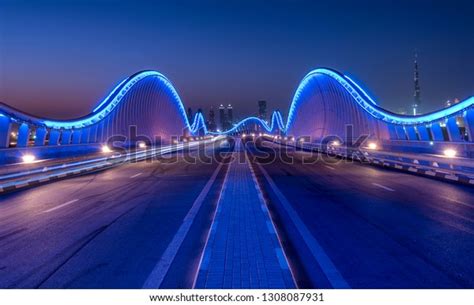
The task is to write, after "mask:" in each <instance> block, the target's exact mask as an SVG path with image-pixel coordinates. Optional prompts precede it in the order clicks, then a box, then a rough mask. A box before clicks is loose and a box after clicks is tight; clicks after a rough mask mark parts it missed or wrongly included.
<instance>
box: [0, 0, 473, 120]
mask: <svg viewBox="0 0 474 305" xmlns="http://www.w3.org/2000/svg"><path fill="white" fill-rule="evenodd" d="M473 11H474V4H473V3H471V1H449V2H444V3H438V2H433V1H425V0H418V1H406V0H401V1H393V2H392V1H324V2H322V1H304V0H296V1H290V0H288V1H282V0H279V1H260V0H253V1H251V0H244V1H234V0H230V1H113V0H102V1H40V0H37V1H32V0H25V1H2V0H0V101H1V102H4V103H7V104H9V105H12V106H13V107H16V108H19V109H20V110H23V111H26V112H29V113H32V114H35V115H39V116H46V117H51V118H58V119H67V118H75V117H78V116H82V115H85V114H87V113H89V112H90V111H91V110H92V108H93V107H94V106H95V105H97V104H98V103H99V101H100V100H101V99H103V98H104V97H105V96H106V95H107V93H108V92H109V91H110V90H111V89H112V88H113V87H114V86H115V84H117V83H118V82H119V81H120V80H122V79H123V78H125V77H127V76H129V75H131V74H133V73H135V72H137V71H140V70H144V69H153V70H157V71H160V72H161V73H163V74H164V75H165V76H167V77H168V78H169V79H170V80H171V82H172V83H173V85H174V86H175V88H176V89H177V91H178V93H179V94H180V96H181V98H182V100H183V102H184V104H185V107H186V108H188V107H191V108H192V109H193V110H194V112H195V111H196V110H197V108H202V109H203V111H204V113H205V114H206V115H207V113H208V110H209V108H210V107H211V106H214V109H217V108H218V106H219V105H220V104H221V103H222V104H229V103H231V104H232V105H233V106H234V112H235V114H234V115H235V117H236V119H238V118H242V117H244V116H248V115H255V114H257V111H258V105H257V102H258V101H259V100H266V101H267V103H268V105H267V108H268V111H269V112H270V111H272V110H275V109H279V110H281V111H282V112H283V113H286V112H287V110H288V107H289V104H290V102H291V98H292V96H293V94H294V91H295V89H296V87H297V86H298V84H299V82H300V81H301V79H302V78H303V77H304V75H306V73H308V72H309V71H310V70H312V69H314V68H317V67H329V68H333V69H336V70H339V71H341V72H343V73H346V74H348V75H350V76H351V78H353V79H356V80H357V81H358V82H359V83H360V84H362V85H363V87H364V88H367V89H368V91H369V92H370V94H371V95H372V96H373V97H374V98H375V99H376V100H377V102H378V103H379V104H380V105H381V106H382V107H384V108H386V109H388V110H391V111H395V112H397V111H399V110H400V109H401V108H406V109H407V110H408V109H409V107H410V105H412V103H413V93H414V83H413V68H414V67H413V60H414V53H415V50H416V51H417V53H418V62H419V70H420V86H421V105H420V110H421V111H422V112H427V111H432V110H435V109H439V108H441V107H443V106H444V105H445V102H446V100H448V99H451V100H452V99H454V98H459V99H464V98H467V97H469V96H472V95H474V77H473V75H472V71H473V70H474V56H473V55H472V54H473V51H472V50H474V35H473V34H472V30H473V29H474V18H472V12H473Z"/></svg>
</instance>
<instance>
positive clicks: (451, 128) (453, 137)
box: [446, 117, 463, 142]
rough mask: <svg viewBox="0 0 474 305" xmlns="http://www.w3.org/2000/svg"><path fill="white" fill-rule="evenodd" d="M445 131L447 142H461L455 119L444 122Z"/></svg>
mask: <svg viewBox="0 0 474 305" xmlns="http://www.w3.org/2000/svg"><path fill="white" fill-rule="evenodd" d="M446 129H447V130H448V135H449V140H450V141H455V142H459V141H463V139H462V138H461V132H460V131H459V127H458V124H457V123H456V117H451V118H449V119H448V121H447V122H446Z"/></svg>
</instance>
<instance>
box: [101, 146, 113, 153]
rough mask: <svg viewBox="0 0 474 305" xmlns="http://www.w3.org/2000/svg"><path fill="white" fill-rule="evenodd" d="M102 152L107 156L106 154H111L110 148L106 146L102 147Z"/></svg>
mask: <svg viewBox="0 0 474 305" xmlns="http://www.w3.org/2000/svg"><path fill="white" fill-rule="evenodd" d="M102 152H103V153H104V154H107V153H110V152H112V150H111V149H110V147H108V146H107V145H103V146H102Z"/></svg>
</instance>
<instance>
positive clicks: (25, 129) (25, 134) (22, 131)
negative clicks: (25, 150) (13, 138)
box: [16, 123, 30, 147]
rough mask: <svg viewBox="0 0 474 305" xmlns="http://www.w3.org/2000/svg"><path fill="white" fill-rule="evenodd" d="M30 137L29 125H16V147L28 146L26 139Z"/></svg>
mask: <svg viewBox="0 0 474 305" xmlns="http://www.w3.org/2000/svg"><path fill="white" fill-rule="evenodd" d="M29 137H30V126H28V124H26V123H22V124H21V125H20V126H19V127H18V140H17V143H16V146H18V147H26V146H28V140H29Z"/></svg>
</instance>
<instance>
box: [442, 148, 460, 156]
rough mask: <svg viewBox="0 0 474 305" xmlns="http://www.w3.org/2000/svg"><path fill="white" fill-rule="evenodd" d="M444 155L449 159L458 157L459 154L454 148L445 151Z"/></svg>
mask: <svg viewBox="0 0 474 305" xmlns="http://www.w3.org/2000/svg"><path fill="white" fill-rule="evenodd" d="M443 153H444V155H445V156H446V157H448V158H454V157H456V155H457V153H458V152H457V151H455V150H454V149H452V148H447V149H445V150H444V151H443Z"/></svg>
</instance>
